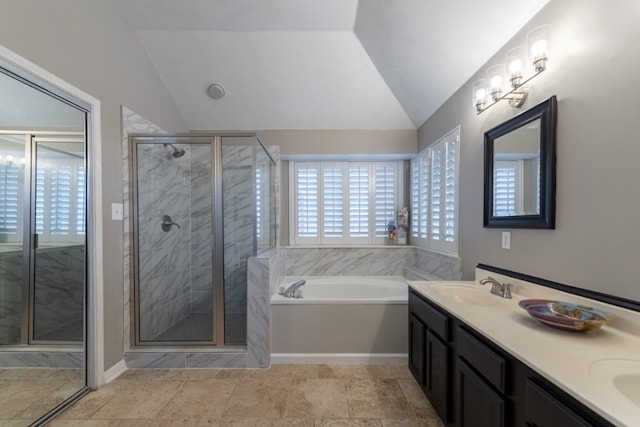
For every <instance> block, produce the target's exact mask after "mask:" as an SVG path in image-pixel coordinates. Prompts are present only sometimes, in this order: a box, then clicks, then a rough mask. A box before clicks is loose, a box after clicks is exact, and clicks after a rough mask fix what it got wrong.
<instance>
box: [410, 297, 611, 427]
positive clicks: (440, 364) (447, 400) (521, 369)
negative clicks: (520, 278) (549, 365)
mask: <svg viewBox="0 0 640 427" xmlns="http://www.w3.org/2000/svg"><path fill="white" fill-rule="evenodd" d="M409 369H410V370H411V372H412V374H413V376H414V377H415V379H416V381H418V384H419V385H420V387H421V388H422V390H423V391H424V393H425V394H426V396H427V398H429V401H430V402H431V404H432V406H433V407H434V409H435V410H436V412H437V413H438V415H439V416H440V418H441V420H442V421H443V422H444V423H445V424H446V425H447V426H448V427H511V426H524V427H558V426H562V427H587V426H589V427H614V426H613V424H611V423H609V422H607V421H606V420H604V419H602V418H601V417H600V416H598V415H597V414H595V413H594V412H593V411H591V410H590V409H588V408H586V407H585V406H584V405H582V404H581V403H579V402H578V401H577V400H575V399H574V398H573V397H571V396H570V395H568V394H567V393H565V392H563V391H561V390H559V389H558V388H557V387H556V386H555V385H553V384H551V383H550V382H549V381H548V380H546V379H545V378H543V377H542V376H540V375H539V374H538V373H536V372H535V371H533V370H532V369H531V368H529V367H528V366H527V365H525V364H524V363H522V362H520V361H519V360H518V359H517V358H515V357H513V356H512V355H511V354H510V353H509V352H507V351H505V350H504V349H502V348H500V347H498V346H496V345H495V344H493V343H492V342H491V341H490V340H488V339H487V338H485V337H484V336H483V335H482V334H480V333H478V332H477V331H475V330H474V329H473V328H472V327H470V326H469V325H466V324H465V323H464V322H462V321H460V320H458V319H457V318H456V317H455V316H453V315H451V314H449V313H447V312H446V311H445V310H444V309H442V308H440V307H437V306H436V305H435V304H433V303H431V302H429V301H428V300H427V299H425V298H424V297H422V296H421V295H419V294H418V293H416V292H415V291H413V290H410V292H409Z"/></svg>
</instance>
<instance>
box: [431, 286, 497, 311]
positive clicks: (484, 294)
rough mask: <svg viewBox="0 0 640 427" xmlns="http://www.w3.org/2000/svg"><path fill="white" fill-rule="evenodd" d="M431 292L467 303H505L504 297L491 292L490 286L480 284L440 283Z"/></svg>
mask: <svg viewBox="0 0 640 427" xmlns="http://www.w3.org/2000/svg"><path fill="white" fill-rule="evenodd" d="M430 293H432V294H433V295H434V296H440V297H442V298H446V299H449V300H452V301H455V302H457V303H461V304H467V305H480V306H485V307H491V306H498V305H500V304H502V303H503V301H502V300H503V298H502V297H500V296H497V295H493V294H491V293H489V289H488V288H484V287H480V286H479V285H440V286H436V287H434V288H433V289H432V290H431V292H430Z"/></svg>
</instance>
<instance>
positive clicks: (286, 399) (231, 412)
mask: <svg viewBox="0 0 640 427" xmlns="http://www.w3.org/2000/svg"><path fill="white" fill-rule="evenodd" d="M48 426H52V427H66V426H87V427H103V426H167V427H168V426H244V427H247V426H260V427H272V426H281V427H286V426H296V427H297V426H305V427H307V426H308V427H320V426H322V427H338V426H360V427H374V426H375V427H418V426H421V427H442V423H441V422H440V420H439V419H438V417H437V415H436V414H435V411H434V410H433V408H432V407H431V405H430V404H429V401H428V400H427V399H426V397H425V396H424V394H423V393H422V391H421V390H420V387H419V386H418V384H417V383H416V382H415V380H414V379H413V377H412V376H411V374H410V372H409V370H408V369H407V368H406V367H405V366H404V365H273V366H272V367H271V369H262V370H252V369H222V370H221V369H207V370H202V369H170V370H130V371H127V372H125V373H124V374H122V375H121V376H120V377H118V378H117V379H116V380H114V381H113V382H111V383H109V384H107V385H106V386H104V387H103V388H101V389H100V390H97V391H95V392H92V393H89V394H88V395H87V396H85V397H83V398H82V399H81V400H80V401H78V402H77V403H76V404H74V405H73V406H71V407H70V408H69V409H67V410H66V411H65V412H63V413H62V414H60V415H59V416H58V417H57V418H55V419H54V420H53V421H52V422H51V423H50V424H48Z"/></svg>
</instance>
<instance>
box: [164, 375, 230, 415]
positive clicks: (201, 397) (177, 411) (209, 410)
mask: <svg viewBox="0 0 640 427" xmlns="http://www.w3.org/2000/svg"><path fill="white" fill-rule="evenodd" d="M238 381H239V380H237V379H208V380H187V381H185V382H184V383H183V384H182V386H180V388H179V389H178V391H177V392H176V393H175V394H174V395H173V397H172V398H171V400H170V401H169V402H168V403H167V404H166V405H165V406H164V408H163V409H162V411H160V414H158V418H204V419H213V418H219V417H220V416H221V415H222V411H223V410H224V408H226V406H227V402H228V401H229V397H230V396H231V393H232V392H233V389H234V388H235V387H236V384H237V383H238Z"/></svg>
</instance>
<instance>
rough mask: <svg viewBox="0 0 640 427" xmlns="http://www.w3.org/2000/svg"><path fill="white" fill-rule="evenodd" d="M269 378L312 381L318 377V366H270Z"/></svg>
mask: <svg viewBox="0 0 640 427" xmlns="http://www.w3.org/2000/svg"><path fill="white" fill-rule="evenodd" d="M269 376H271V377H278V378H297V379H313V378H319V377H320V365H295V364H294V365H271V374H270V375H269Z"/></svg>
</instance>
